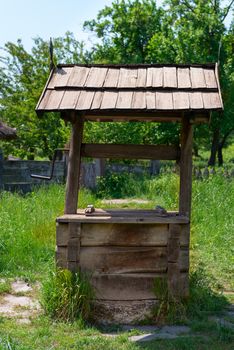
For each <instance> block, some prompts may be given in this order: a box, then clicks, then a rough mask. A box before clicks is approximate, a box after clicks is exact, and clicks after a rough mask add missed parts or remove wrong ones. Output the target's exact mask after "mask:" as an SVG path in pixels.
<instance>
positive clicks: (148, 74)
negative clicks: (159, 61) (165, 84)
mask: <svg viewBox="0 0 234 350" xmlns="http://www.w3.org/2000/svg"><path fill="white" fill-rule="evenodd" d="M152 86H153V68H147V69H146V87H152Z"/></svg>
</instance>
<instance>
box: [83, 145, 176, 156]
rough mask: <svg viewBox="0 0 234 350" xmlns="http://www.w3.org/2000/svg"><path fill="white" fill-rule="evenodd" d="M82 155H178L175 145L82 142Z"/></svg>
mask: <svg viewBox="0 0 234 350" xmlns="http://www.w3.org/2000/svg"><path fill="white" fill-rule="evenodd" d="M81 155H82V157H91V158H113V159H122V158H126V159H164V160H176V159H179V157H180V149H179V147H177V146H167V145H122V144H119V145H118V144H85V143H83V144H82V148H81Z"/></svg>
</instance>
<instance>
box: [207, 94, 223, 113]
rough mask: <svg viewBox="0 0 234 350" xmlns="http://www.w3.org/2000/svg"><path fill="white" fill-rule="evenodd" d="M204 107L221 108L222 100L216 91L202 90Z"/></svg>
mask: <svg viewBox="0 0 234 350" xmlns="http://www.w3.org/2000/svg"><path fill="white" fill-rule="evenodd" d="M202 99H203V104H204V108H206V109H221V108H222V102H221V100H220V96H219V93H218V92H202Z"/></svg>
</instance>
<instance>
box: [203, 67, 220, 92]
mask: <svg viewBox="0 0 234 350" xmlns="http://www.w3.org/2000/svg"><path fill="white" fill-rule="evenodd" d="M203 71H204V76H205V82H206V87H207V88H208V89H217V88H218V86H217V81H216V78H215V72H214V70H213V69H208V68H204V69H203Z"/></svg>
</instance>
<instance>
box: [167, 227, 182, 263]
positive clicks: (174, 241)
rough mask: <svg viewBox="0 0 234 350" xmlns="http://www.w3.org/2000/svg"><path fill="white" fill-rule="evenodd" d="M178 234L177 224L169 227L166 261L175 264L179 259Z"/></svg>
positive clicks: (179, 230) (179, 228) (179, 231)
mask: <svg viewBox="0 0 234 350" xmlns="http://www.w3.org/2000/svg"><path fill="white" fill-rule="evenodd" d="M180 233H181V226H180V225H177V224H170V225H169V233H168V246H167V261H168V262H170V263H171V262H174V263H177V262H178V261H179V257H180Z"/></svg>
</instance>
